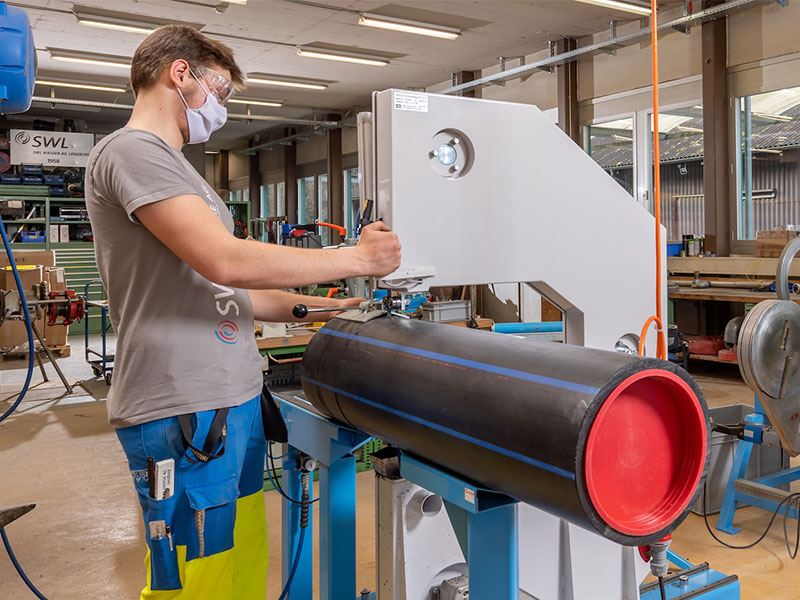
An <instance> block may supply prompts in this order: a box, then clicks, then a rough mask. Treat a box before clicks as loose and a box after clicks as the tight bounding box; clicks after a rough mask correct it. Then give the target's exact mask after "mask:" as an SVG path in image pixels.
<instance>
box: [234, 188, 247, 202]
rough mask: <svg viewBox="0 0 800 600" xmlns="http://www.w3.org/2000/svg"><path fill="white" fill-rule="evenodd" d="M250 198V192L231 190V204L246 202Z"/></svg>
mask: <svg viewBox="0 0 800 600" xmlns="http://www.w3.org/2000/svg"><path fill="white" fill-rule="evenodd" d="M249 198H250V190H233V191H232V192H231V202H247V201H248V199H249Z"/></svg>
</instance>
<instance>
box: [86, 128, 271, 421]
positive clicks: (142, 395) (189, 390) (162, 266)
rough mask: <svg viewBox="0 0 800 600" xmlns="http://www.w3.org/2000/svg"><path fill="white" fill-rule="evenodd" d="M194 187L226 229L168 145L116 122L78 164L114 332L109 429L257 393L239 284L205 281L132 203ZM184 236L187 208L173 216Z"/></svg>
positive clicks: (206, 189) (207, 194) (188, 227)
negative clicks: (149, 227)
mask: <svg viewBox="0 0 800 600" xmlns="http://www.w3.org/2000/svg"><path fill="white" fill-rule="evenodd" d="M186 194H196V195H198V196H200V198H202V199H203V200H204V201H205V202H206V203H208V205H209V206H210V207H211V210H213V211H214V212H215V213H216V214H217V215H219V218H220V219H221V220H222V222H223V223H224V224H225V227H226V228H227V229H228V230H229V231H231V233H232V232H233V219H232V218H231V215H230V212H229V211H228V209H227V207H226V206H225V204H224V203H223V202H222V201H221V200H220V198H219V196H217V194H216V193H214V191H213V190H212V189H211V187H210V186H209V185H208V184H207V183H206V181H205V180H204V179H203V178H202V177H200V175H199V174H198V173H197V171H195V169H194V168H193V167H192V166H191V164H189V162H188V161H187V160H186V158H184V156H183V154H181V153H180V152H179V151H178V150H176V149H174V148H172V147H171V146H170V145H168V144H167V143H166V142H165V141H164V140H162V139H161V138H159V137H158V136H157V135H155V134H153V133H150V132H148V131H143V130H140V129H131V128H128V127H126V128H123V129H120V130H118V131H115V132H114V133H112V134H111V135H109V136H107V137H105V138H104V139H103V140H101V141H100V143H99V144H97V146H95V148H94V150H92V153H91V155H90V156H89V162H88V165H87V169H86V206H87V208H88V210H89V218H90V219H91V222H92V231H93V232H94V240H95V254H96V256H97V266H98V269H99V271H100V277H101V278H102V280H103V285H104V286H105V288H106V291H107V293H108V304H109V313H110V317H111V323H112V324H113V325H114V330H115V331H116V332H117V344H116V354H115V363H114V374H113V385H112V386H111V390H110V392H109V396H108V417H109V422H110V423H111V425H112V426H113V427H116V428H119V427H128V426H130V425H138V424H140V423H146V422H148V421H154V420H156V419H162V418H165V417H172V416H176V415H181V414H186V413H193V412H198V411H203V410H211V409H216V408H224V407H231V406H238V405H239V404H242V403H244V402H247V401H248V400H251V399H253V398H255V397H256V396H258V395H259V393H260V392H261V385H262V379H261V378H262V373H261V364H262V362H261V357H260V356H259V354H258V348H257V347H256V342H255V336H254V335H253V308H252V306H251V304H250V297H249V296H248V294H247V291H246V290H241V289H235V288H226V287H224V286H221V285H217V284H215V283H212V282H210V281H209V280H207V279H206V278H204V277H203V276H202V275H200V274H199V273H197V272H196V271H195V270H194V269H192V268H191V267H190V266H189V265H187V264H186V263H185V262H183V261H182V260H181V259H180V258H178V256H177V255H175V254H174V253H173V252H172V251H171V250H169V248H167V247H166V246H165V245H164V244H162V243H161V242H160V241H159V240H158V239H157V238H156V237H155V236H154V235H153V234H151V233H150V232H149V231H148V230H147V228H145V227H144V226H143V225H141V224H140V223H139V221H138V220H137V219H136V217H135V216H134V214H133V213H134V211H135V210H136V209H138V208H140V207H141V206H144V205H146V204H150V203H153V202H159V201H161V200H166V199H168V198H173V197H175V196H181V195H186ZM181 220H182V221H183V222H182V223H180V225H181V228H182V229H183V230H185V231H186V232H187V233H189V234H191V232H192V229H193V227H195V224H194V219H193V216H192V215H191V214H186V215H183V216H181Z"/></svg>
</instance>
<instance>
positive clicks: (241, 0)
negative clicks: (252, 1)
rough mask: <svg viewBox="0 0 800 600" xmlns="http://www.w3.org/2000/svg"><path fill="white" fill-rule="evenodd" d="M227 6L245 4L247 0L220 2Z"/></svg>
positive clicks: (224, 0) (225, 0)
mask: <svg viewBox="0 0 800 600" xmlns="http://www.w3.org/2000/svg"><path fill="white" fill-rule="evenodd" d="M222 1H223V2H226V3H228V4H247V0H222Z"/></svg>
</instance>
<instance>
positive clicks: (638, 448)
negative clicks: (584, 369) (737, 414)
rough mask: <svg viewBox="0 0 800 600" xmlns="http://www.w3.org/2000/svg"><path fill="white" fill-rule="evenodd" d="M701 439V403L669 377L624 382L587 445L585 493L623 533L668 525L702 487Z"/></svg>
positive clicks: (655, 373)
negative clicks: (700, 484)
mask: <svg viewBox="0 0 800 600" xmlns="http://www.w3.org/2000/svg"><path fill="white" fill-rule="evenodd" d="M706 435H707V432H706V419H705V414H704V412H703V407H702V405H701V404H700V400H699V399H698V398H697V396H696V395H695V393H694V391H693V390H692V388H691V387H689V384H688V383H686V382H685V381H684V380H683V379H681V378H680V377H679V376H678V375H676V374H675V373H671V372H669V371H662V370H659V369H650V370H647V371H640V372H639V373H636V374H634V375H632V376H631V377H629V378H628V379H626V380H625V381H623V382H622V383H621V384H620V385H619V386H618V387H617V388H616V389H615V390H614V391H613V392H612V393H611V394H610V395H609V396H608V398H607V399H606V401H605V402H604V403H603V406H602V407H600V410H599V411H598V413H597V417H596V418H595V420H594V423H592V427H591V429H590V431H589V437H588V440H587V444H586V452H585V461H584V467H585V477H586V488H587V491H588V494H589V498H590V499H591V502H592V504H593V505H594V508H595V510H596V511H597V513H598V514H599V515H600V517H601V518H602V519H603V520H604V521H605V522H606V524H608V525H609V526H610V527H612V528H613V529H616V530H617V531H619V532H620V533H623V534H626V535H635V536H645V535H652V534H653V533H656V532H658V531H660V530H662V529H664V528H665V527H668V526H669V525H671V524H672V523H673V522H674V521H675V520H676V519H677V518H678V517H679V516H680V515H681V514H682V513H683V511H684V510H685V509H686V507H687V506H688V504H689V502H690V501H691V499H692V497H693V496H694V493H695V490H696V489H697V485H698V484H699V483H700V478H701V477H702V474H703V467H704V466H705V459H706V441H707V440H706Z"/></svg>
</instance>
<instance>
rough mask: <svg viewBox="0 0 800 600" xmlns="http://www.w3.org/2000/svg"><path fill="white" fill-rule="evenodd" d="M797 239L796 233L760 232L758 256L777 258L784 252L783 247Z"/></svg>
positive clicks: (757, 244) (757, 242) (779, 231)
mask: <svg viewBox="0 0 800 600" xmlns="http://www.w3.org/2000/svg"><path fill="white" fill-rule="evenodd" d="M796 237H797V232H796V231H784V230H770V231H766V230H759V231H757V232H756V256H758V257H762V258H777V257H779V256H780V255H781V252H783V247H784V246H786V244H788V243H789V242H790V241H792V240H793V239H795V238H796Z"/></svg>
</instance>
